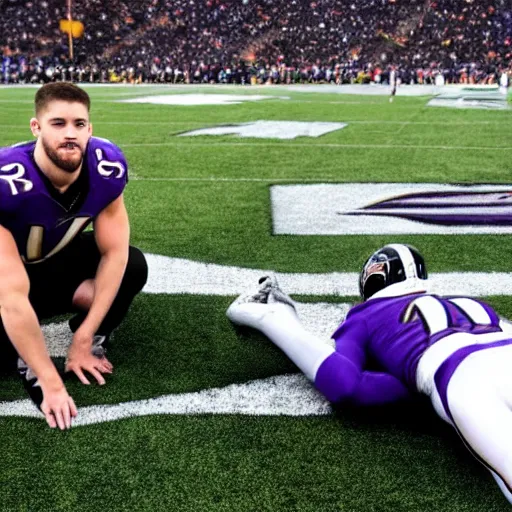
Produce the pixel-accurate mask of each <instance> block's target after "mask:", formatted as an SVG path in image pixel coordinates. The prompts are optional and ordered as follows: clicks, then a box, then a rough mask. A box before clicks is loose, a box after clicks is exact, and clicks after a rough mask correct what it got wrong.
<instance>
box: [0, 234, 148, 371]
mask: <svg viewBox="0 0 512 512" xmlns="http://www.w3.org/2000/svg"><path fill="white" fill-rule="evenodd" d="M100 259H101V255H100V253H99V250H98V247H97V245H96V241H95V239H94V234H93V233H91V232H88V233H83V234H81V235H80V236H78V237H77V238H76V239H75V240H74V241H73V242H72V243H71V244H70V245H69V246H68V247H66V248H65V249H63V250H62V251H60V252H59V253H57V254H56V255H55V256H53V257H51V258H49V259H48V260H47V261H44V262H42V263H36V264H33V265H26V267H25V269H26V271H27V273H28V277H29V280H30V294H29V300H30V303H31V304H32V307H33V308H34V311H35V312H36V315H37V317H38V318H39V320H40V321H41V320H44V319H48V318H51V317H53V316H56V315H61V314H65V313H76V314H75V316H73V317H72V318H71V319H70V321H69V325H70V327H71V330H72V331H73V332H74V331H76V330H77V329H78V327H79V326H80V324H81V323H82V322H83V320H84V319H85V317H86V315H87V312H83V311H80V310H79V309H78V308H76V307H75V306H73V296H74V294H75V292H76V290H77V288H78V287H79V286H80V284H81V283H83V282H84V281H85V280H86V279H93V278H94V277H95V276H96V271H97V269H98V265H99V262H100ZM147 278H148V266H147V263H146V258H145V257H144V254H143V253H142V252H141V251H140V250H139V249H137V248H136V247H132V246H130V251H129V257H128V264H127V266H126V270H125V273H124V276H123V280H122V282H121V286H120V287H119V291H118V293H117V295H116V298H115V299H114V302H113V303H112V306H111V307H110V310H109V311H108V313H107V315H106V316H105V318H104V320H103V322H102V323H101V325H100V327H99V328H98V331H97V332H96V334H104V335H108V334H110V333H111V332H112V331H113V330H114V329H115V328H116V327H117V326H118V325H119V324H120V323H121V322H122V320H123V318H124V317H125V316H126V313H127V312H128V308H129V307H130V304H131V303H132V301H133V298H134V297H135V295H137V293H139V292H140V291H141V290H142V288H143V287H144V285H145V284H146V281H147ZM16 358H17V354H16V350H15V349H14V347H13V345H12V344H11V342H10V340H9V338H8V336H7V334H6V332H5V329H4V327H3V324H2V322H1V319H0V368H2V369H3V370H6V369H10V368H13V367H14V365H15V362H16Z"/></svg>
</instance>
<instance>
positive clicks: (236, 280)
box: [143, 254, 512, 297]
mask: <svg viewBox="0 0 512 512" xmlns="http://www.w3.org/2000/svg"><path fill="white" fill-rule="evenodd" d="M146 258H147V261H148V265H149V277H148V282H147V283H146V286H145V287H144V289H143V291H144V292H146V293H165V294H185V293H187V294H193V295H238V294H240V293H242V292H245V291H247V289H248V288H250V287H253V286H254V285H255V284H256V283H257V282H258V279H259V278H260V277H262V276H264V275H269V274H274V275H275V276H276V277H277V279H278V281H279V283H280V285H281V286H282V288H283V290H285V291H286V292H288V293H291V294H298V295H334V296H340V297H347V296H358V295H359V285H358V280H359V274H358V273H357V272H330V273H325V274H306V273H282V272H273V271H271V270H268V269H267V270H265V269H261V270H258V269H249V268H242V267H234V266H233V267H232V266H228V265H219V264H216V263H202V262H197V261H192V260H187V259H183V258H170V257H168V256H160V255H157V254H146ZM430 281H431V285H432V289H433V291H434V292H435V293H438V294H440V295H470V296H473V297H483V296H489V295H511V294H512V273H507V272H447V273H437V274H431V276H430Z"/></svg>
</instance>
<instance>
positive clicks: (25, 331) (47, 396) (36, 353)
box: [0, 226, 76, 428]
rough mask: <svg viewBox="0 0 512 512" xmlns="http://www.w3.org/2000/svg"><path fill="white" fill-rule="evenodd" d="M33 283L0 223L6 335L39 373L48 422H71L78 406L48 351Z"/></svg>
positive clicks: (0, 292) (0, 299) (0, 298)
mask: <svg viewBox="0 0 512 512" xmlns="http://www.w3.org/2000/svg"><path fill="white" fill-rule="evenodd" d="M29 289H30V283H29V279H28V276H27V273H26V271H25V267H24V266H23V263H22V261H21V258H20V256H19V253H18V248H17V247H16V242H15V241H14V238H13V237H12V235H11V233H10V232H9V231H8V230H7V229H5V228H4V227H2V226H0V315H1V317H2V322H3V324H4V327H5V331H6V333H7V336H8V337H9V339H10V340H11V342H12V344H13V345H14V347H15V348H16V350H17V351H18V353H19V355H20V356H21V357H22V358H23V359H24V361H25V362H26V363H27V365H28V366H29V367H30V368H31V369H32V371H33V372H34V373H35V374H36V376H37V378H38V380H39V384H40V385H41V389H42V390H43V397H44V399H43V404H42V405H41V410H42V411H43V413H44V414H45V416H46V419H47V421H48V424H49V425H50V426H51V427H55V426H56V424H58V425H59V427H60V428H64V427H68V428H69V426H70V425H71V418H70V417H71V416H75V415H76V408H75V405H74V403H73V401H72V399H71V397H70V396H69V395H68V394H67V391H66V388H65V387H64V384H63V382H62V379H61V378H60V376H59V374H58V372H57V370H56V368H55V366H54V364H53V363H52V360H51V359H50V356H49V355H48V351H47V350H46V344H45V341H44V336H43V333H42V331H41V328H40V326H39V321H38V319H37V316H36V314H35V311H34V309H33V308H32V305H31V304H30V301H29V298H28V293H29Z"/></svg>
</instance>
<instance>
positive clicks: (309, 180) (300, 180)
mask: <svg viewBox="0 0 512 512" xmlns="http://www.w3.org/2000/svg"><path fill="white" fill-rule="evenodd" d="M130 179H133V180H134V181H185V182H186V181H211V182H217V181H218V182H228V183H229V182H233V183H236V182H249V183H251V182H254V183H278V182H279V183H280V182H284V183H294V184H297V183H339V182H340V179H339V177H338V178H336V177H331V178H297V177H296V176H294V177H291V178H223V177H215V176H212V177H210V178H144V177H138V176H136V177H133V174H130Z"/></svg>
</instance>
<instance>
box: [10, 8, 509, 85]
mask: <svg viewBox="0 0 512 512" xmlns="http://www.w3.org/2000/svg"><path fill="white" fill-rule="evenodd" d="M64 18H66V1H65V0H42V1H38V2H36V1H26V0H5V1H4V2H3V3H2V17H1V19H0V46H1V47H2V50H3V61H2V76H1V79H2V80H1V81H2V82H3V83H11V82H42V81H51V80H61V79H66V80H77V81H87V82H89V81H94V82H97V81H99V82H107V81H113V82H119V81H130V82H172V83H175V82H187V83H188V82H193V83H194V82H195V83H197V82H227V83H232V82H236V83H251V82H252V83H255V82H256V83H267V82H271V83H282V82H285V83H291V82H333V83H347V82H354V81H377V82H378V81H386V79H387V71H388V67H389V65H390V64H394V65H396V66H397V67H398V69H399V74H400V77H401V80H402V82H406V83H434V81H435V77H436V75H438V74H439V73H442V74H443V75H444V78H445V82H447V83H451V82H462V83H496V82H497V81H498V79H499V75H500V73H501V72H502V70H504V69H505V70H510V66H511V62H512V6H511V4H510V2H508V1H507V0H464V1H462V0H436V1H433V2H430V1H429V0H407V1H406V0H359V1H357V2H356V1H355V0H311V1H309V2H305V1H302V0H172V1H171V0H124V1H121V0H111V1H109V2H103V1H102V0H82V1H80V2H74V5H73V19H75V20H77V21H81V22H82V23H83V24H84V26H85V34H84V36H83V37H82V38H80V39H75V40H74V41H73V43H74V44H73V50H74V58H73V59H72V60H71V59H70V58H69V53H70V52H69V45H68V37H67V35H66V34H64V33H62V32H60V30H59V20H60V19H64Z"/></svg>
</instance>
